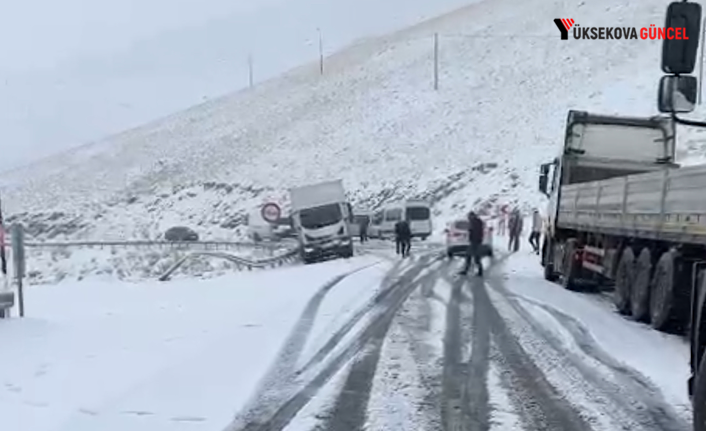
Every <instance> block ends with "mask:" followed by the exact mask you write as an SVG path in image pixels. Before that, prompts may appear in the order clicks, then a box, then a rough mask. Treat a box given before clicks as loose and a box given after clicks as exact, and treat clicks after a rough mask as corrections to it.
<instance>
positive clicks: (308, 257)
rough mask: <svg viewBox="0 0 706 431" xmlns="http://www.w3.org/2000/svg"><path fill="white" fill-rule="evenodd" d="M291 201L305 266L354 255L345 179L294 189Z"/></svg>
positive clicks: (290, 193) (290, 192) (351, 217)
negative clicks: (331, 258) (332, 258)
mask: <svg viewBox="0 0 706 431" xmlns="http://www.w3.org/2000/svg"><path fill="white" fill-rule="evenodd" d="M289 198H290V203H291V217H292V225H293V227H294V230H295V231H296V234H297V239H298V241H299V245H300V252H301V257H302V260H303V261H304V263H307V264H308V263H312V262H316V261H319V260H323V259H325V258H328V257H332V256H339V257H344V258H348V257H351V256H353V242H352V241H351V232H350V225H351V223H352V221H353V211H352V208H351V205H350V203H348V200H347V198H346V191H345V189H344V188H343V181H342V180H335V181H327V182H322V183H318V184H311V185H306V186H301V187H294V188H291V189H289Z"/></svg>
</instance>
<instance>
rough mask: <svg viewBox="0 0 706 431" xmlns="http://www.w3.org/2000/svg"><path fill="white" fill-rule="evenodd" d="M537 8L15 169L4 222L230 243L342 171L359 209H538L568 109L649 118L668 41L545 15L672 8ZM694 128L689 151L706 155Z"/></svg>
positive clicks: (630, 22) (46, 229) (599, 17)
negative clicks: (264, 212)
mask: <svg viewBox="0 0 706 431" xmlns="http://www.w3.org/2000/svg"><path fill="white" fill-rule="evenodd" d="M538 6H539V2H538V0H533V1H527V2H524V3H522V4H519V5H518V4H517V3H516V2H512V1H510V0H494V1H491V0H485V1H480V2H477V3H475V4H472V5H469V6H468V7H466V8H464V9H461V10H458V11H456V12H453V13H450V14H447V15H444V16H441V17H438V18H436V19H432V20H429V21H426V22H424V23H420V24H419V25H416V26H414V27H410V28H407V29H405V30H401V31H398V32H396V33H392V34H389V35H387V36H384V37H375V38H369V39H366V40H364V41H361V42H360V43H358V44H356V45H354V46H352V47H350V48H347V49H345V50H342V51H340V52H338V53H336V54H334V55H331V56H330V57H329V58H328V59H327V63H326V71H325V73H324V75H323V76H321V75H320V74H319V70H318V65H316V64H309V65H305V66H302V67H300V68H298V69H295V70H293V71H291V72H289V73H287V74H285V75H283V76H280V77H278V78H273V79H272V80H270V81H267V82H264V83H262V84H260V85H258V86H256V87H255V88H254V89H252V90H249V91H241V92H238V93H234V94H232V95H230V96H227V97H223V98H221V99H217V100H212V101H209V102H207V103H205V104H203V105H200V106H197V107H194V108H193V109H190V110H188V111H184V112H181V113H177V114H174V115H172V116H170V117H168V118H165V119H163V120H160V121H157V122H155V123H151V124H147V125H145V126H143V127H140V128H137V129H133V130H129V131H126V132H125V133H122V134H120V135H117V136H114V137H111V138H109V139H107V140H105V141H103V142H100V143H97V144H95V145H90V146H86V147H83V148H79V149H76V150H74V151H72V152H70V153H66V154H63V155H60V156H57V157H53V158H49V159H47V160H45V161H43V162H42V163H40V164H37V165H33V166H31V167H28V168H26V169H21V170H17V171H14V172H10V173H7V174H5V175H3V176H2V177H0V184H4V185H5V186H4V187H3V190H2V191H3V198H4V199H3V202H4V203H5V205H6V209H7V213H8V214H7V215H16V216H17V217H19V218H21V219H23V220H30V221H32V223H33V224H34V225H35V227H36V229H34V231H33V232H34V235H35V237H36V238H38V239H43V238H47V237H49V236H50V235H59V236H58V237H57V238H59V237H61V236H62V235H63V236H67V237H82V238H106V237H114V238H142V237H149V238H154V237H157V236H158V235H159V234H160V233H161V232H162V231H163V230H164V228H165V227H167V226H169V225H171V224H174V223H180V224H187V225H190V226H193V227H195V228H196V229H197V230H198V231H199V233H201V234H202V236H204V237H209V238H235V237H239V236H241V235H242V225H243V217H244V214H245V213H247V212H248V211H249V210H251V209H252V207H253V206H256V205H259V204H261V203H262V202H263V201H265V200H269V199H274V200H278V201H281V202H282V203H283V205H284V206H285V208H286V205H287V202H286V197H285V190H286V188H287V187H288V186H292V185H296V184H302V183H306V182H312V181H317V180H324V179H331V178H337V177H340V178H342V179H343V180H344V183H345V186H346V188H347V189H348V190H349V192H350V195H351V199H352V200H353V203H354V204H355V205H356V206H360V207H375V206H377V205H379V204H380V203H381V202H384V201H386V200H389V199H397V198H401V197H410V198H413V197H416V198H419V197H421V198H428V199H429V200H431V201H432V202H433V203H434V205H435V211H434V212H435V215H436V216H437V219H438V221H439V222H443V221H444V219H449V218H453V217H456V216H457V215H459V214H462V213H463V212H465V211H466V210H467V209H468V208H469V207H470V206H474V205H478V204H481V203H484V202H494V201H497V200H500V201H515V200H518V201H520V203H523V204H527V205H532V204H536V203H539V202H541V201H542V199H543V198H542V197H541V196H539V194H538V193H537V192H536V174H537V165H538V164H539V163H540V162H543V161H546V160H549V159H550V158H552V157H553V156H554V154H555V153H556V151H557V149H558V147H559V145H560V144H561V137H562V136H563V123H564V120H565V117H566V112H567V110H568V109H569V108H576V109H585V110H590V111H596V112H603V113H623V114H632V115H648V114H653V113H655V100H654V97H655V88H656V85H657V82H658V78H659V75H660V73H659V55H660V47H661V43H660V42H659V41H650V40H590V41H575V40H570V41H561V40H560V39H559V37H558V32H557V30H556V27H555V26H554V25H553V22H552V20H553V19H554V18H555V17H556V16H574V17H575V18H576V19H577V22H580V23H583V24H584V25H597V26H607V25H620V26H637V27H643V26H649V24H650V23H655V22H662V21H663V14H664V11H665V4H664V2H662V1H657V0H649V1H639V2H638V1H633V0H629V1H628V0H623V1H620V2H618V1H616V0H596V1H593V2H591V3H590V4H588V3H586V2H582V1H579V0H563V1H556V2H554V3H552V4H551V5H546V4H545V3H542V7H538ZM434 33H438V34H439V41H440V42H439V43H440V52H439V59H440V63H439V73H440V75H439V89H438V91H435V90H434V89H433V85H432V83H433V79H432V75H433V64H432V61H433V34H434ZM685 136H686V135H685ZM689 136H691V137H688V136H687V137H688V139H687V140H686V141H684V142H683V144H684V145H682V146H681V151H682V152H681V155H682V156H684V158H686V157H687V156H689V155H693V154H700V153H699V152H700V151H701V152H703V151H702V150H703V147H704V146H703V140H702V139H701V140H700V138H699V137H698V136H697V135H693V136H692V135H689ZM687 141H688V142H687ZM57 213H58V214H60V215H59V216H56V215H55V214H57ZM53 217H55V219H54V218H53ZM442 225H443V223H441V224H439V226H442ZM55 226H61V227H62V229H58V230H57V229H54V227H55Z"/></svg>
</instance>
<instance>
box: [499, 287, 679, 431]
mask: <svg viewBox="0 0 706 431" xmlns="http://www.w3.org/2000/svg"><path fill="white" fill-rule="evenodd" d="M506 295H507V296H508V297H509V298H510V299H511V301H510V303H511V304H512V305H513V307H514V308H515V309H516V310H517V312H518V313H519V314H520V315H522V316H523V317H524V318H525V319H527V320H528V321H529V322H530V324H531V325H532V326H533V327H534V329H535V330H536V331H537V332H538V333H539V334H541V337H543V338H544V339H545V340H546V342H547V343H548V344H549V345H550V346H551V347H552V348H553V349H554V350H556V351H559V352H566V349H565V347H564V346H563V345H562V342H561V340H559V339H558V338H557V336H556V335H554V334H552V333H550V332H548V331H547V330H546V329H544V328H543V327H542V325H541V324H540V323H539V322H537V321H536V319H535V318H534V317H533V316H532V315H531V313H530V312H529V311H527V310H526V309H525V308H524V307H523V306H522V305H521V304H520V303H518V302H517V300H518V299H519V300H522V301H527V302H529V303H532V304H534V305H536V306H538V307H540V308H541V309H543V310H545V311H546V312H547V313H549V314H550V315H551V316H553V317H554V318H555V319H556V320H557V322H559V323H560V324H561V325H562V326H563V327H564V328H565V329H566V330H567V331H568V332H569V334H570V335H571V337H572V339H573V340H574V342H575V343H576V345H577V346H578V347H579V349H580V350H581V352H583V353H584V354H585V355H586V356H587V357H588V358H591V359H593V360H595V361H596V362H597V363H598V364H600V365H603V366H605V367H606V368H608V370H610V372H612V373H613V376H614V378H613V379H607V378H606V376H605V375H604V374H601V373H600V372H599V370H598V369H597V368H595V367H594V366H592V365H590V364H588V363H587V362H586V361H585V359H584V358H581V357H580V355H577V354H576V353H564V355H565V356H566V357H567V360H568V361H569V362H571V363H572V364H573V365H574V367H576V369H577V370H578V371H579V373H581V375H582V376H583V377H584V379H585V380H586V381H587V382H588V383H589V384H590V385H592V386H593V387H594V388H596V389H598V390H599V391H600V392H601V394H603V395H604V396H605V397H607V398H608V401H607V402H602V403H601V404H603V405H605V406H609V407H610V409H607V410H608V413H609V414H611V416H613V417H615V419H616V420H618V421H622V422H625V419H624V418H623V417H624V416H625V414H626V413H629V418H628V419H629V420H630V422H628V423H627V424H626V425H625V426H635V425H637V426H639V427H640V429H644V430H655V431H656V430H664V431H686V430H689V429H690V427H689V425H688V424H687V422H686V421H685V420H684V419H683V418H682V417H680V416H679V415H678V414H677V413H676V411H675V410H674V408H673V407H672V406H670V405H669V403H667V402H666V401H665V400H664V397H663V396H662V394H661V391H660V390H659V389H658V388H657V387H656V386H655V385H654V384H653V383H652V382H651V381H650V380H649V379H647V378H646V377H645V376H644V375H642V374H641V373H640V372H638V371H637V370H635V369H633V368H631V367H629V366H627V365H625V364H623V363H620V362H618V361H617V360H616V359H615V358H614V357H612V356H611V355H609V354H608V353H607V352H606V351H605V350H603V348H601V347H600V346H599V345H598V343H597V342H596V340H595V339H594V338H593V337H592V336H591V334H590V333H589V332H588V330H587V329H586V328H585V327H584V326H583V324H581V322H579V321H578V320H577V319H575V318H573V317H571V316H569V315H567V314H565V313H563V312H561V311H559V310H557V309H555V308H553V307H551V306H548V305H546V304H542V303H541V302H538V301H534V300H532V299H530V298H525V297H518V296H516V295H513V294H511V293H506ZM611 410H612V411H611Z"/></svg>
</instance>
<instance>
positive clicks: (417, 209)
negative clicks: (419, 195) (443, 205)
mask: <svg viewBox="0 0 706 431" xmlns="http://www.w3.org/2000/svg"><path fill="white" fill-rule="evenodd" d="M405 219H407V221H408V222H409V228H410V229H411V231H412V237H415V238H421V239H422V240H425V239H427V238H428V237H429V236H430V235H431V231H432V227H433V225H432V222H431V205H429V204H428V203H426V202H424V201H407V202H405Z"/></svg>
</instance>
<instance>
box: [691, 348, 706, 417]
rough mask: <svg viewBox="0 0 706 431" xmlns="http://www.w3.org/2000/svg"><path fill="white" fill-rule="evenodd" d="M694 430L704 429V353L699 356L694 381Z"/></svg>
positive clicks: (705, 414)
mask: <svg viewBox="0 0 706 431" xmlns="http://www.w3.org/2000/svg"><path fill="white" fill-rule="evenodd" d="M692 400H693V406H694V431H706V353H704V355H703V356H702V357H701V362H700V363H699V369H698V371H697V373H696V379H695V381H694V395H693V398H692Z"/></svg>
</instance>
